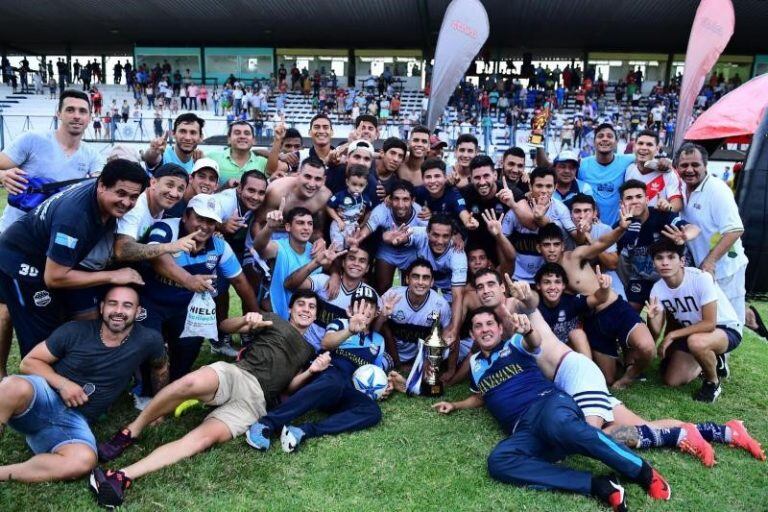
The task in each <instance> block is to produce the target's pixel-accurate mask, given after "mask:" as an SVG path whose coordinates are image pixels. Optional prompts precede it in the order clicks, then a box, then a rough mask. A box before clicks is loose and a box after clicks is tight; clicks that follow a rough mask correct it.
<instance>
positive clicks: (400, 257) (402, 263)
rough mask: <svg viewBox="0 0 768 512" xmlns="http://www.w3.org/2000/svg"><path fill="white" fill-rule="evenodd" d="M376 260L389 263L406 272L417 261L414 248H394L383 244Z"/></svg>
mask: <svg viewBox="0 0 768 512" xmlns="http://www.w3.org/2000/svg"><path fill="white" fill-rule="evenodd" d="M376 259H379V260H381V261H383V262H385V263H389V264H390V265H392V266H393V267H396V268H399V269H400V270H405V269H406V268H408V266H409V265H410V264H411V262H412V261H413V260H415V259H416V249H415V248H412V247H406V248H401V247H392V246H391V245H387V244H384V243H382V244H381V245H379V250H378V251H377V252H376Z"/></svg>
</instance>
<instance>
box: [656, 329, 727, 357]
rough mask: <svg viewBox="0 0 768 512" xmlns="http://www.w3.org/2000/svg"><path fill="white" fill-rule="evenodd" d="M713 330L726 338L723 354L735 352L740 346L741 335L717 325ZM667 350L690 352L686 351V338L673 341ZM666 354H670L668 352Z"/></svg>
mask: <svg viewBox="0 0 768 512" xmlns="http://www.w3.org/2000/svg"><path fill="white" fill-rule="evenodd" d="M715 328H716V329H720V330H721V331H723V332H725V336H726V337H727V338H728V348H726V349H725V352H724V354H727V353H728V352H731V351H733V350H735V349H736V347H738V346H739V345H741V334H740V333H739V331H737V330H735V329H732V328H730V327H726V326H724V325H717V326H715ZM669 350H682V351H683V352H690V350H688V338H684V339H679V340H675V341H674V342H672V344H671V345H670V346H669ZM667 352H668V353H671V352H669V351H667Z"/></svg>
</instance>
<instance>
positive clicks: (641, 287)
mask: <svg viewBox="0 0 768 512" xmlns="http://www.w3.org/2000/svg"><path fill="white" fill-rule="evenodd" d="M654 282H655V281H649V280H647V279H629V280H628V281H627V286H625V287H624V291H625V292H626V294H627V301H628V302H634V303H635V304H640V305H644V304H645V301H647V300H648V299H650V298H651V288H653V284H654Z"/></svg>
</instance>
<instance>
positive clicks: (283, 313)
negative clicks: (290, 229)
mask: <svg viewBox="0 0 768 512" xmlns="http://www.w3.org/2000/svg"><path fill="white" fill-rule="evenodd" d="M272 242H274V243H276V244H277V245H278V250H277V255H276V256H275V268H274V270H273V271H272V283H271V284H270V285H269V298H270V300H271V302H272V311H273V312H274V313H276V314H277V315H279V316H280V317H281V318H284V319H285V320H288V302H289V301H290V300H291V295H293V294H292V293H291V292H290V291H288V289H287V288H286V287H285V281H286V279H288V277H289V276H290V275H291V274H293V273H294V272H296V271H297V270H298V269H299V268H301V267H303V266H304V265H306V264H307V263H309V262H310V261H311V260H312V257H311V256H310V255H309V253H310V251H311V250H312V244H310V243H309V242H307V243H306V245H305V246H304V252H303V253H302V254H299V253H297V252H296V251H294V250H293V247H291V243H290V239H289V238H281V239H279V240H273V241H272ZM319 270H320V269H317V271H319Z"/></svg>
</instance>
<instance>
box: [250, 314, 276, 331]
mask: <svg viewBox="0 0 768 512" xmlns="http://www.w3.org/2000/svg"><path fill="white" fill-rule="evenodd" d="M245 323H246V325H247V327H248V330H249V331H255V330H257V329H262V328H264V327H269V326H271V325H272V321H271V320H264V317H263V316H261V313H256V312H251V313H246V314H245Z"/></svg>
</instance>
